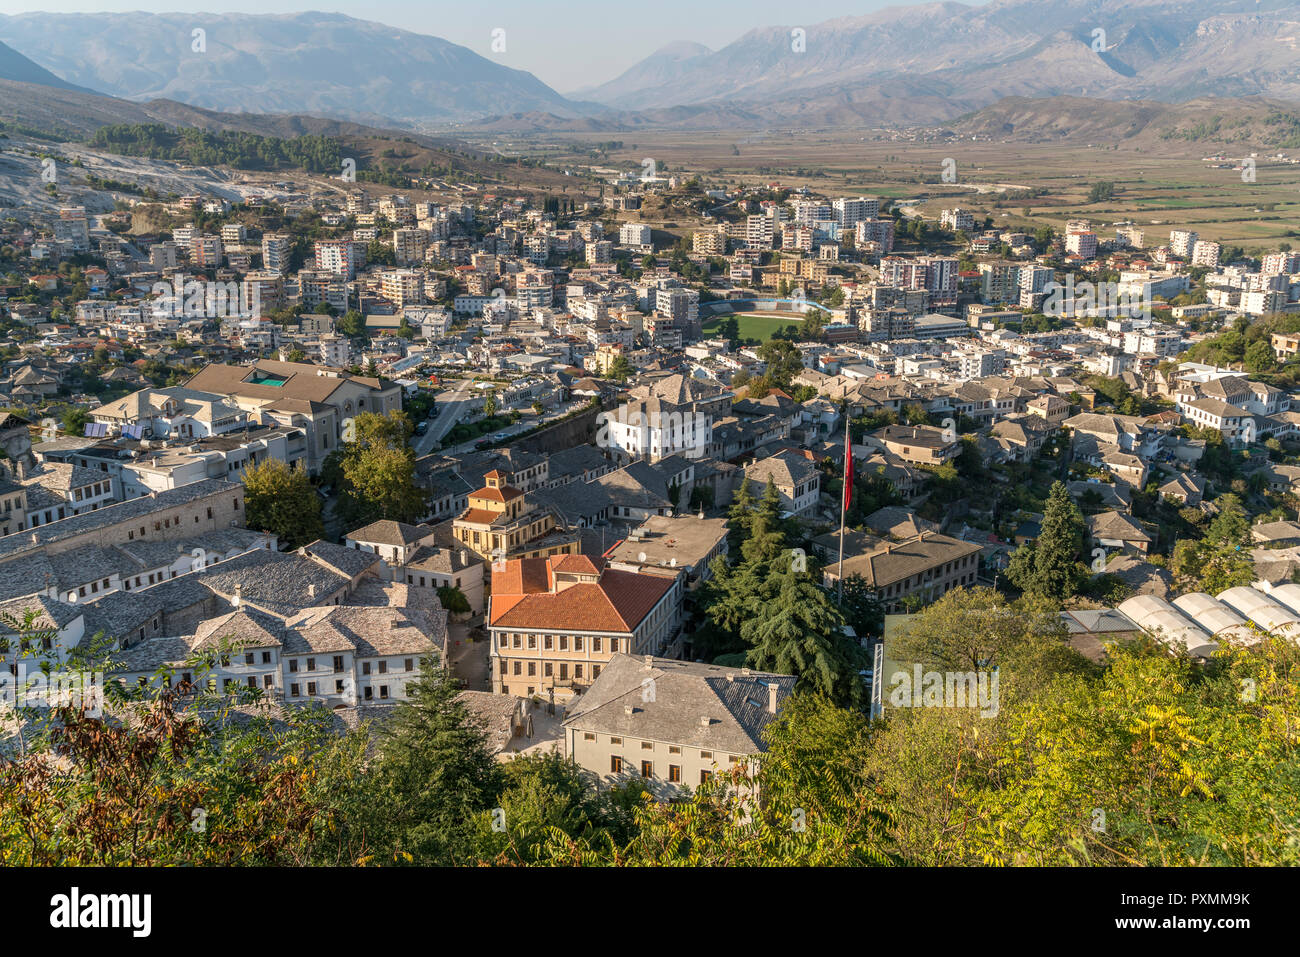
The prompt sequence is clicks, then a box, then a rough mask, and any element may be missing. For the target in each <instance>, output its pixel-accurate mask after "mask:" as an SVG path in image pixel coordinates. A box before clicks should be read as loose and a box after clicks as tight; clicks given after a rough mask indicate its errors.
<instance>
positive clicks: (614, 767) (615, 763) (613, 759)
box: [609, 754, 623, 774]
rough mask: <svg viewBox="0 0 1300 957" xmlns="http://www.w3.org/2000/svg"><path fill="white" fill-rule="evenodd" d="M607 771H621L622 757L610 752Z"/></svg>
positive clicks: (615, 772) (614, 772) (612, 772)
mask: <svg viewBox="0 0 1300 957" xmlns="http://www.w3.org/2000/svg"><path fill="white" fill-rule="evenodd" d="M609 773H610V774H622V773H623V759H622V758H620V757H619V756H618V755H617V754H611V755H610V756H609Z"/></svg>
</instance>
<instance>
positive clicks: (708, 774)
mask: <svg viewBox="0 0 1300 957" xmlns="http://www.w3.org/2000/svg"><path fill="white" fill-rule="evenodd" d="M711 777H713V772H712V771H701V772H700V783H701V784H704V783H706V782H707V781H708V780H709V778H711Z"/></svg>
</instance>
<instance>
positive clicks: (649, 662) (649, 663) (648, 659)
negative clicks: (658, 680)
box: [645, 655, 655, 670]
mask: <svg viewBox="0 0 1300 957" xmlns="http://www.w3.org/2000/svg"><path fill="white" fill-rule="evenodd" d="M654 661H655V656H654V655H646V656H645V666H646V669H647V670H649V669H650V668H653V667H654Z"/></svg>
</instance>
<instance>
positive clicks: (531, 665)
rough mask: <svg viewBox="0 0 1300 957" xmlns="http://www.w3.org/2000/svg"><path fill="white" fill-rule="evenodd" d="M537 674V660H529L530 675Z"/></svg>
mask: <svg viewBox="0 0 1300 957" xmlns="http://www.w3.org/2000/svg"><path fill="white" fill-rule="evenodd" d="M536 675H537V662H535V661H530V662H528V677H530V678H532V677H535V676H536Z"/></svg>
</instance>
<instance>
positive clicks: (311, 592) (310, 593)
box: [307, 585, 316, 598]
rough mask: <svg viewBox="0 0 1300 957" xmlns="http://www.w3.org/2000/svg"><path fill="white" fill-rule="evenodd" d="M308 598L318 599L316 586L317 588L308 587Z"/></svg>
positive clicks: (313, 586)
mask: <svg viewBox="0 0 1300 957" xmlns="http://www.w3.org/2000/svg"><path fill="white" fill-rule="evenodd" d="M307 597H308V598H315V597H316V586H315V585H308V586H307Z"/></svg>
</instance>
